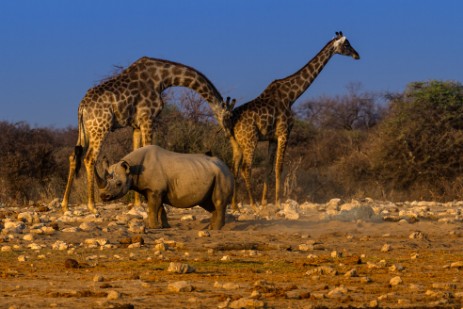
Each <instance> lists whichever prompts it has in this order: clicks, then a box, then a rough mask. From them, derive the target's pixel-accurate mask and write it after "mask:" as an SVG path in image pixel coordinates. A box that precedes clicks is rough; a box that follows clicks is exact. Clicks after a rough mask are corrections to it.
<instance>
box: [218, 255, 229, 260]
mask: <svg viewBox="0 0 463 309" xmlns="http://www.w3.org/2000/svg"><path fill="white" fill-rule="evenodd" d="M220 260H221V261H230V260H231V258H230V256H229V255H224V256H223V257H222V258H221V259H220Z"/></svg>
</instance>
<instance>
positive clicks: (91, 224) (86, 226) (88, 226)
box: [79, 222, 97, 232]
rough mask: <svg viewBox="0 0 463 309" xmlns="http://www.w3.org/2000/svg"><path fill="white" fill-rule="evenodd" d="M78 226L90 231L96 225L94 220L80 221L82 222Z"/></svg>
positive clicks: (94, 228)
mask: <svg viewBox="0 0 463 309" xmlns="http://www.w3.org/2000/svg"><path fill="white" fill-rule="evenodd" d="M79 228H80V229H81V230H82V231H86V232H90V231H94V230H96V228H97V225H96V223H95V222H82V224H81V225H79Z"/></svg>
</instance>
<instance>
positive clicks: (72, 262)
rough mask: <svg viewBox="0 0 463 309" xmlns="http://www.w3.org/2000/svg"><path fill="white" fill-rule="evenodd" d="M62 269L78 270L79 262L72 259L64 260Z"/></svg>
mask: <svg viewBox="0 0 463 309" xmlns="http://www.w3.org/2000/svg"><path fill="white" fill-rule="evenodd" d="M64 267H66V268H79V262H77V261H76V260H74V259H66V261H64Z"/></svg>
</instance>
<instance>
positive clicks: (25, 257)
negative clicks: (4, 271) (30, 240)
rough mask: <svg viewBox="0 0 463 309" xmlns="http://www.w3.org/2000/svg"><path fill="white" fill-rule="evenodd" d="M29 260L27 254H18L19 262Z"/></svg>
mask: <svg viewBox="0 0 463 309" xmlns="http://www.w3.org/2000/svg"><path fill="white" fill-rule="evenodd" d="M27 260H28V258H27V256H25V255H20V256H18V262H26V261H27Z"/></svg>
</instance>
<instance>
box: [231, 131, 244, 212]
mask: <svg viewBox="0 0 463 309" xmlns="http://www.w3.org/2000/svg"><path fill="white" fill-rule="evenodd" d="M230 142H231V144H232V149H233V176H234V177H233V184H234V186H233V188H234V189H233V195H232V201H231V209H232V210H233V211H239V209H238V202H237V197H236V195H237V193H238V184H239V183H238V176H239V172H240V167H241V163H242V161H243V153H242V152H241V150H240V148H239V146H238V144H237V143H236V141H235V139H234V138H231V139H230Z"/></svg>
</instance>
